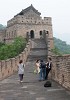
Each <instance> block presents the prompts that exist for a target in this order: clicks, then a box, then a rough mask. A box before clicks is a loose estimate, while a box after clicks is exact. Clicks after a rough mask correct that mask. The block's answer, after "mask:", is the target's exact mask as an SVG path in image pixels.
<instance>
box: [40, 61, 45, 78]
mask: <svg viewBox="0 0 70 100" xmlns="http://www.w3.org/2000/svg"><path fill="white" fill-rule="evenodd" d="M45 76H46V64H45V63H44V61H43V60H41V61H40V80H45Z"/></svg>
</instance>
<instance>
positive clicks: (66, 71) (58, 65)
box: [52, 55, 70, 90]
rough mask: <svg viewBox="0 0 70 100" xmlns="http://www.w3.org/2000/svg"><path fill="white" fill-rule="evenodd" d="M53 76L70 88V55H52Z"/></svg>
mask: <svg viewBox="0 0 70 100" xmlns="http://www.w3.org/2000/svg"><path fill="white" fill-rule="evenodd" d="M52 63H53V67H52V78H53V80H55V81H57V82H58V83H59V84H61V85H62V86H64V87H65V88H67V89H69V90H70V55H64V56H52Z"/></svg>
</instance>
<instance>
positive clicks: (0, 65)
mask: <svg viewBox="0 0 70 100" xmlns="http://www.w3.org/2000/svg"><path fill="white" fill-rule="evenodd" d="M31 47H32V45H31V41H30V40H29V42H28V43H27V45H26V48H25V49H24V51H23V52H22V53H21V54H19V55H18V56H16V57H15V58H11V59H7V60H1V61H0V80H2V79H4V78H6V77H8V76H10V75H12V74H13V73H14V72H16V71H17V65H18V63H19V60H20V59H23V62H24V63H25V62H26V60H27V56H28V54H29V52H30V49H31Z"/></svg>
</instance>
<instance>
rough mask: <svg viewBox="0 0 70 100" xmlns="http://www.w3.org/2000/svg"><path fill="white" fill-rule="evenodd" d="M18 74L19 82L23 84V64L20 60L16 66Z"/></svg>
mask: <svg viewBox="0 0 70 100" xmlns="http://www.w3.org/2000/svg"><path fill="white" fill-rule="evenodd" d="M18 74H19V78H20V82H23V76H24V64H23V61H22V60H20V61H19V64H18Z"/></svg>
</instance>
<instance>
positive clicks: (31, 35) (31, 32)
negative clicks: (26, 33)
mask: <svg viewBox="0 0 70 100" xmlns="http://www.w3.org/2000/svg"><path fill="white" fill-rule="evenodd" d="M30 38H34V31H33V30H31V31H30Z"/></svg>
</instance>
